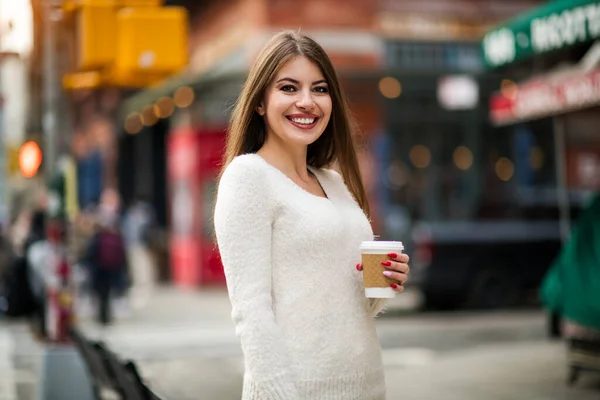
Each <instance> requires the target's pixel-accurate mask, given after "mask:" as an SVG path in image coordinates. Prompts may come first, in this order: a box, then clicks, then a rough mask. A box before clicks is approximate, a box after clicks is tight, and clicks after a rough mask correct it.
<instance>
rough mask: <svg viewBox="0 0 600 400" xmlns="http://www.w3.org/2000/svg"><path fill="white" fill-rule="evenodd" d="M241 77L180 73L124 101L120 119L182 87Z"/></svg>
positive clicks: (232, 73)
mask: <svg viewBox="0 0 600 400" xmlns="http://www.w3.org/2000/svg"><path fill="white" fill-rule="evenodd" d="M243 76H244V71H211V72H207V73H204V74H192V73H181V74H179V75H175V76H173V77H171V78H169V79H167V80H166V81H164V82H162V83H161V84H160V85H157V86H156V87H152V88H148V89H145V90H142V91H140V92H138V93H136V94H134V95H132V96H130V97H129V98H128V99H126V100H125V101H124V102H123V103H122V104H121V106H120V108H119V114H120V118H121V119H125V118H126V116H127V115H129V114H130V113H134V112H141V111H142V110H143V109H144V108H145V107H146V106H151V105H153V104H154V103H155V102H156V100H158V99H159V98H161V97H163V96H172V95H173V93H174V92H175V91H176V90H177V89H178V88H180V87H182V86H190V87H193V88H195V89H199V88H201V87H202V86H203V85H204V84H207V83H209V82H211V83H213V84H214V83H215V82H219V81H221V80H228V79H234V78H240V77H243Z"/></svg>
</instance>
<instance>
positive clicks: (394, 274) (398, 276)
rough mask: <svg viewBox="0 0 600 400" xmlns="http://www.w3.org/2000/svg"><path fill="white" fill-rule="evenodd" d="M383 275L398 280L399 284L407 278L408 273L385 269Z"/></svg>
mask: <svg viewBox="0 0 600 400" xmlns="http://www.w3.org/2000/svg"><path fill="white" fill-rule="evenodd" d="M383 275H385V276H386V277H388V278H390V279H393V280H395V281H398V282H400V283H401V284H402V283H404V282H406V281H407V280H408V275H406V274H403V273H401V272H394V271H389V270H387V271H383Z"/></svg>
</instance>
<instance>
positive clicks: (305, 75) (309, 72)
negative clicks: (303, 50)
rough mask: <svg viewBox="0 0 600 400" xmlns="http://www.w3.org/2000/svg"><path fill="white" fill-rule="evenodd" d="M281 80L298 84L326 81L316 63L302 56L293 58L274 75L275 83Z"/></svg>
mask: <svg viewBox="0 0 600 400" xmlns="http://www.w3.org/2000/svg"><path fill="white" fill-rule="evenodd" d="M283 78H291V79H294V80H296V81H299V82H302V81H310V82H314V81H318V80H323V79H326V78H325V76H324V75H323V72H322V71H321V69H320V68H319V66H318V65H317V63H315V62H314V61H312V60H310V59H308V58H306V57H304V56H297V57H294V58H292V59H290V60H289V61H288V62H286V63H285V64H283V66H282V67H281V69H280V70H279V71H278V72H277V74H276V75H275V81H278V80H280V79H283Z"/></svg>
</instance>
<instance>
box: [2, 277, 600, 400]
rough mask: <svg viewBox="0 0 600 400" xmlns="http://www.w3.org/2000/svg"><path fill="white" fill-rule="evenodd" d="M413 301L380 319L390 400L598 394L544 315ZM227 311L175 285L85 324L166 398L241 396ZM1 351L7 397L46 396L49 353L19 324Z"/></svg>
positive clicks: (224, 304) (595, 382)
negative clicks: (441, 307) (112, 317)
mask: <svg viewBox="0 0 600 400" xmlns="http://www.w3.org/2000/svg"><path fill="white" fill-rule="evenodd" d="M411 296H412V294H411V293H410V292H409V293H406V297H405V298H400V297H399V298H398V299H397V300H396V301H395V302H394V304H392V307H391V311H389V312H388V313H387V314H385V315H383V316H381V317H380V318H379V319H378V323H377V324H378V325H377V326H378V332H379V336H380V339H381V343H382V346H383V348H384V352H383V357H384V364H385V368H386V381H387V385H388V399H390V400H394V399H414V400H420V399H423V400H425V399H439V398H444V399H449V400H453V399H456V400H481V399H492V400H493V399H498V400H504V399H507V400H508V399H515V400H517V399H524V400H525V399H527V400H530V399H534V400H563V399H564V400H588V399H589V400H592V399H597V398H598V395H599V393H600V376H599V375H594V374H584V375H582V378H581V379H580V381H579V382H578V383H577V384H576V385H575V387H574V388H572V389H569V388H568V387H567V386H566V384H565V382H566V358H565V351H564V345H563V344H562V343H561V342H552V341H549V340H547V339H546V338H545V327H544V323H545V321H544V315H543V313H541V312H539V311H535V310H531V311H514V312H497V313H487V314H484V313H466V312H462V313H454V314H417V313H415V312H413V311H410V307H412V300H411V299H410V298H411ZM229 312H230V307H229V303H228V299H227V296H226V293H224V292H223V291H220V290H213V291H202V292H201V291H184V290H177V289H174V288H172V287H169V288H159V289H157V290H155V292H154V296H153V300H152V301H151V302H150V304H149V305H148V306H147V307H146V308H144V309H143V310H141V311H138V312H136V313H134V314H133V313H132V314H131V315H129V316H127V317H122V318H121V319H120V320H119V321H118V322H117V323H116V324H115V325H113V326H111V327H109V328H101V327H99V326H97V325H96V324H95V323H94V322H92V321H86V320H84V321H82V322H81V325H80V326H81V328H82V329H83V330H84V332H85V334H86V335H88V336H89V337H90V338H96V339H102V340H104V341H106V343H108V345H109V347H110V348H112V349H113V350H115V351H116V352H117V353H118V354H119V355H121V356H122V357H127V358H131V359H133V360H135V361H136V362H137V363H138V365H139V367H140V370H141V372H142V374H143V375H144V377H145V378H146V379H147V381H148V382H149V384H150V386H152V387H153V388H154V389H156V390H157V391H158V392H159V393H161V394H162V395H164V396H165V397H166V399H167V400H188V399H190V400H191V399H209V400H212V399H215V400H230V399H231V400H236V399H239V398H240V393H241V385H242V374H243V362H242V357H241V350H240V347H239V341H238V340H237V338H236V336H235V333H234V328H233V324H232V322H231V321H230V318H229ZM0 350H2V353H3V354H6V355H7V357H5V358H6V360H4V358H3V359H2V360H0V362H1V363H2V364H0V368H2V375H3V377H2V379H0V385H4V386H2V388H3V393H2V396H0V399H2V400H16V399H18V400H34V399H35V400H37V399H39V397H38V396H37V395H36V393H39V391H40V390H39V387H40V385H41V384H42V383H41V382H42V381H43V380H44V377H43V376H41V375H43V374H42V373H41V372H42V370H43V369H42V368H40V365H41V364H42V360H43V358H44V355H45V354H48V352H49V351H50V348H49V347H48V346H41V345H40V344H39V343H38V342H36V341H34V340H33V338H32V337H31V336H30V333H29V330H28V329H27V328H26V326H25V325H24V323H22V322H21V323H8V324H7V323H3V324H2V325H0ZM5 350H7V351H5ZM11 364H12V365H11ZM65 400H70V399H65ZM73 400H77V399H75V398H73Z"/></svg>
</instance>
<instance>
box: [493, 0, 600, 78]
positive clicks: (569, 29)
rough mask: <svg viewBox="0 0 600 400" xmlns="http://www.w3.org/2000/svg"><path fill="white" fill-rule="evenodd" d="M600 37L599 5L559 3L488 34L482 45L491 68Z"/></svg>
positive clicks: (578, 0)
mask: <svg viewBox="0 0 600 400" xmlns="http://www.w3.org/2000/svg"><path fill="white" fill-rule="evenodd" d="M599 37H600V1H598V0H556V1H552V2H550V3H549V4H546V5H544V6H542V7H540V8H536V9H533V10H531V11H530V12H527V13H525V14H522V15H520V16H518V17H516V18H515V19H512V20H510V21H508V22H506V23H504V24H502V25H500V26H498V27H496V28H494V29H493V30H491V31H490V32H488V33H487V34H486V35H485V36H484V38H483V41H482V48H483V57H484V61H485V64H486V65H487V66H488V67H489V68H496V67H501V66H504V65H507V64H511V63H513V62H515V61H519V60H523V59H526V58H530V57H533V56H536V55H539V54H544V53H549V52H552V51H555V50H559V49H563V48H567V47H570V46H574V45H577V44H580V43H585V42H589V41H592V40H595V39H597V38H599Z"/></svg>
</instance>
